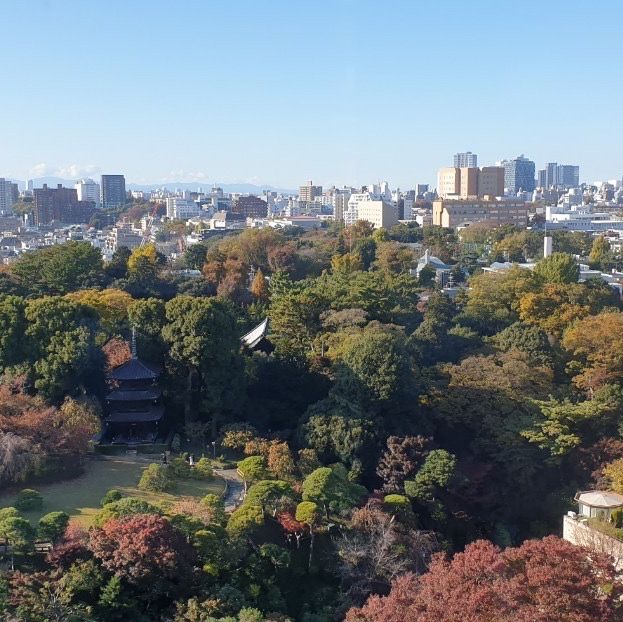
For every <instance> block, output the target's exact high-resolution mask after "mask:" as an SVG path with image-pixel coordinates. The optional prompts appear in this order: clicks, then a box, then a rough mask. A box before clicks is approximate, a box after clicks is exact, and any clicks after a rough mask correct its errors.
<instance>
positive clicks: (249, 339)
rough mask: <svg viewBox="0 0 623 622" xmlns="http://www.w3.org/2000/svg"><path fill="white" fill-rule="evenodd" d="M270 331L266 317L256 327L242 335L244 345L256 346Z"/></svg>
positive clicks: (248, 346)
mask: <svg viewBox="0 0 623 622" xmlns="http://www.w3.org/2000/svg"><path fill="white" fill-rule="evenodd" d="M267 333H268V318H265V319H264V320H262V322H260V323H259V324H258V325H257V326H256V327H255V328H254V329H252V330H250V331H249V332H248V333H247V334H246V335H243V336H242V337H240V341H241V342H242V345H244V346H246V347H247V348H251V349H253V348H255V347H256V346H257V345H258V344H259V342H260V341H262V339H264V337H266V335H267Z"/></svg>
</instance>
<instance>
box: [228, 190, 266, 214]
mask: <svg viewBox="0 0 623 622" xmlns="http://www.w3.org/2000/svg"><path fill="white" fill-rule="evenodd" d="M231 211H232V212H233V213H234V214H241V215H242V216H244V217H246V218H266V216H268V203H266V201H264V199H260V197H256V196H253V195H249V196H238V197H236V199H235V200H234V201H233V203H232V206H231Z"/></svg>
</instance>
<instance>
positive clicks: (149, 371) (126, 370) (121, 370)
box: [110, 358, 160, 380]
mask: <svg viewBox="0 0 623 622" xmlns="http://www.w3.org/2000/svg"><path fill="white" fill-rule="evenodd" d="M159 375H160V374H159V372H158V371H157V369H156V368H155V367H153V366H152V365H148V364H147V363H144V362H143V361H141V359H139V358H131V359H130V360H129V361H127V362H126V363H123V365H119V366H118V367H115V368H114V369H113V370H112V371H111V372H110V377H111V378H112V379H113V380H155V379H156V378H158V376H159Z"/></svg>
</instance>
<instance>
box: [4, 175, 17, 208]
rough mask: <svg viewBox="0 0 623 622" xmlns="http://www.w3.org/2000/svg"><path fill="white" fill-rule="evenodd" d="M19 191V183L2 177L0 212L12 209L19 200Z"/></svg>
mask: <svg viewBox="0 0 623 622" xmlns="http://www.w3.org/2000/svg"><path fill="white" fill-rule="evenodd" d="M18 198H19V191H18V189H17V184H15V183H13V182H12V181H9V180H8V179H5V178H4V177H0V213H1V214H6V213H7V212H10V211H11V206H12V205H13V203H16V202H17V199H18Z"/></svg>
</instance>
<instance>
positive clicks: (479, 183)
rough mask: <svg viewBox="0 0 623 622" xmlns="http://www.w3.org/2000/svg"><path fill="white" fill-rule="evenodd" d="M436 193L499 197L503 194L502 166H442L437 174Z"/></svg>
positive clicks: (465, 196) (456, 195)
mask: <svg viewBox="0 0 623 622" xmlns="http://www.w3.org/2000/svg"><path fill="white" fill-rule="evenodd" d="M437 180H438V183H437V194H438V195H439V196H440V197H442V198H450V197H455V198H456V197H462V198H467V197H483V196H492V197H499V196H503V194H504V168H502V167H500V166H484V167H483V168H482V169H478V168H452V167H450V168H442V169H440V170H439V173H438V175H437Z"/></svg>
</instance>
